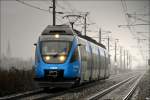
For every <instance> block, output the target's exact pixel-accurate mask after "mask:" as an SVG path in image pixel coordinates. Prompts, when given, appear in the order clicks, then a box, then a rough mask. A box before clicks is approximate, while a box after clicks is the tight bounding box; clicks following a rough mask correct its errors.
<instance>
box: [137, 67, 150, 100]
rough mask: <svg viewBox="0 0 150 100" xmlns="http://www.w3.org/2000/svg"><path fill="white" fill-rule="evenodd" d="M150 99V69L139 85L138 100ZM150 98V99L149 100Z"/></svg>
mask: <svg viewBox="0 0 150 100" xmlns="http://www.w3.org/2000/svg"><path fill="white" fill-rule="evenodd" d="M146 98H147V100H149V99H150V69H149V70H148V71H147V72H146V73H145V74H144V76H143V78H142V79H141V81H140V83H139V93H138V100H146ZM148 98H149V99H148Z"/></svg>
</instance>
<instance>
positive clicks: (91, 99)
mask: <svg viewBox="0 0 150 100" xmlns="http://www.w3.org/2000/svg"><path fill="white" fill-rule="evenodd" d="M132 78H135V76H132V77H129V78H128V79H126V80H124V81H121V82H119V83H117V84H115V85H113V86H111V87H109V88H107V89H105V90H103V91H100V92H98V93H96V94H94V95H93V96H90V97H89V98H87V100H97V99H99V98H100V97H102V96H104V95H106V94H108V93H109V92H111V91H113V90H114V89H116V88H117V87H119V86H121V85H122V84H124V83H126V82H128V81H129V80H131V79H132Z"/></svg>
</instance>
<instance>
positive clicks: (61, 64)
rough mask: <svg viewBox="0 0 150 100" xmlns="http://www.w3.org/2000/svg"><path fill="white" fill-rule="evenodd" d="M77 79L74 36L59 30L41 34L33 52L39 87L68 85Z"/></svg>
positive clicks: (78, 73) (77, 66)
mask: <svg viewBox="0 0 150 100" xmlns="http://www.w3.org/2000/svg"><path fill="white" fill-rule="evenodd" d="M79 79H80V66H79V59H78V47H77V41H76V39H75V37H74V36H73V35H65V34H63V33H62V32H61V31H52V32H51V33H50V35H41V36H40V38H39V41H38V43H37V45H36V53H35V80H36V82H38V84H39V85H40V87H66V86H67V87H68V86H69V87H70V86H72V85H73V84H75V83H76V82H77V81H78V80H79Z"/></svg>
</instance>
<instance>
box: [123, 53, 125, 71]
mask: <svg viewBox="0 0 150 100" xmlns="http://www.w3.org/2000/svg"><path fill="white" fill-rule="evenodd" d="M123 56H124V63H123V64H124V70H125V69H126V51H125V50H124V55H123Z"/></svg>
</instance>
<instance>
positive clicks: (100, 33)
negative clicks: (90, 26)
mask: <svg viewBox="0 0 150 100" xmlns="http://www.w3.org/2000/svg"><path fill="white" fill-rule="evenodd" d="M101 35H102V31H101V28H99V43H100V44H101V38H102V37H101Z"/></svg>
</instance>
